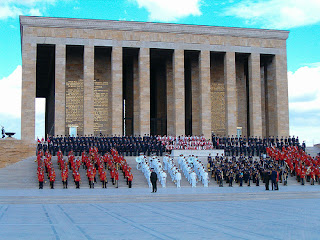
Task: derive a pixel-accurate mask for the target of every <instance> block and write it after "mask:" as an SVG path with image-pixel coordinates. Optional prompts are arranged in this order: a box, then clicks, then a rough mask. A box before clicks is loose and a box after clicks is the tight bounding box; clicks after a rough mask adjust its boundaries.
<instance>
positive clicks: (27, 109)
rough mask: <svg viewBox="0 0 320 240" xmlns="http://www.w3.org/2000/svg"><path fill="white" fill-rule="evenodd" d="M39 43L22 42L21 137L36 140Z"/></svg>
mask: <svg viewBox="0 0 320 240" xmlns="http://www.w3.org/2000/svg"><path fill="white" fill-rule="evenodd" d="M36 61H37V44H35V43H32V44H31V43H25V42H23V43H22V66H23V67H22V97H21V139H22V140H28V141H34V140H35V99H36Z"/></svg>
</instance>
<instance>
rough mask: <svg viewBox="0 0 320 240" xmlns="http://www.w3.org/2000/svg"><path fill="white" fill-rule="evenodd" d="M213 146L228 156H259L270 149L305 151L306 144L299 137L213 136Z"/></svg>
mask: <svg viewBox="0 0 320 240" xmlns="http://www.w3.org/2000/svg"><path fill="white" fill-rule="evenodd" d="M211 140H212V144H213V147H214V149H224V150H225V155H226V156H240V155H241V154H242V155H244V156H258V157H260V156H261V155H262V154H266V153H267V148H268V147H276V148H279V149H281V148H282V147H288V146H297V147H298V148H301V149H302V150H303V151H305V148H306V145H305V142H302V143H300V141H299V138H298V137H294V136H292V137H290V136H289V137H285V138H284V137H280V138H279V137H268V138H267V137H264V138H261V137H248V138H247V137H246V136H243V137H242V136H241V135H240V136H239V137H238V136H233V135H232V136H231V137H230V136H228V137H218V136H215V135H214V134H212V139H211Z"/></svg>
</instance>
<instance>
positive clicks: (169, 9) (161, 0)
mask: <svg viewBox="0 0 320 240" xmlns="http://www.w3.org/2000/svg"><path fill="white" fill-rule="evenodd" d="M135 1H136V2H137V3H138V5H139V7H140V8H146V9H147V11H148V12H149V20H150V21H165V22H167V21H174V20H177V19H179V18H183V17H187V16H189V15H193V16H200V15H201V11H200V2H201V1H200V0H135Z"/></svg>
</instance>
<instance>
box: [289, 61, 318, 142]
mask: <svg viewBox="0 0 320 240" xmlns="http://www.w3.org/2000/svg"><path fill="white" fill-rule="evenodd" d="M288 84H289V110H290V134H291V135H295V136H299V138H300V139H301V140H305V141H306V144H307V145H308V146H312V145H313V143H314V144H317V143H320V128H319V122H320V65H319V63H313V64H308V66H305V67H301V68H299V69H298V70H297V71H295V72H288Z"/></svg>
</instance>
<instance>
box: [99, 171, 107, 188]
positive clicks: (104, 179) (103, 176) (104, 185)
mask: <svg viewBox="0 0 320 240" xmlns="http://www.w3.org/2000/svg"><path fill="white" fill-rule="evenodd" d="M100 180H101V182H102V188H107V174H106V172H105V171H101V173H100Z"/></svg>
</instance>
